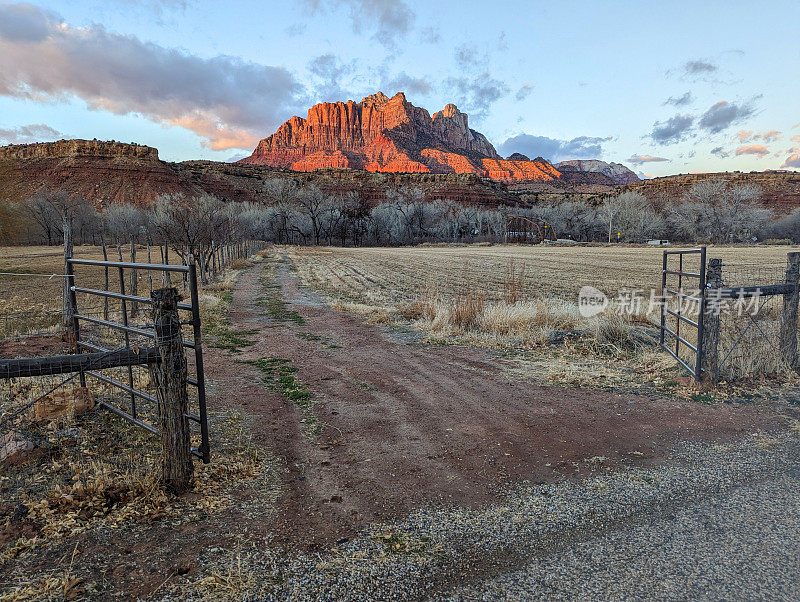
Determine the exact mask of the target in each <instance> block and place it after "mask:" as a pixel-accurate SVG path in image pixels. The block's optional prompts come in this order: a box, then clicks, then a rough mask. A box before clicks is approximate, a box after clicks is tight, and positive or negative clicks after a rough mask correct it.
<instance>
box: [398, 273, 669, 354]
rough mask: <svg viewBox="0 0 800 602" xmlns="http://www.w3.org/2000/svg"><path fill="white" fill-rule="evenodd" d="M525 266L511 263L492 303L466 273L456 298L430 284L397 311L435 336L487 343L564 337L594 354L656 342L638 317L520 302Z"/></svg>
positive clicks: (557, 302)
mask: <svg viewBox="0 0 800 602" xmlns="http://www.w3.org/2000/svg"><path fill="white" fill-rule="evenodd" d="M525 273H526V272H525V266H524V265H523V266H522V267H520V268H517V266H515V265H514V262H513V261H510V262H509V264H508V266H507V268H506V271H505V277H504V280H503V282H502V283H501V286H500V290H499V291H498V293H499V294H498V296H497V298H496V300H490V299H489V298H488V296H487V294H486V293H485V292H483V291H480V290H478V289H476V288H475V287H474V286H473V285H472V283H471V282H470V279H469V277H468V274H466V273H465V275H464V278H463V280H462V281H463V282H464V285H463V288H462V289H461V291H460V292H459V293H457V294H456V295H453V296H450V297H445V296H444V295H443V294H441V292H440V291H439V290H438V289H437V288H436V286H435V285H433V284H431V283H430V282H429V283H428V284H427V285H426V287H425V289H423V290H422V292H421V293H420V294H419V295H418V296H417V298H416V299H415V300H414V301H412V302H411V303H409V304H407V305H406V306H404V307H403V308H402V310H401V315H403V317H405V318H407V319H409V320H413V321H416V322H417V325H418V326H419V327H420V329H421V330H426V331H429V332H432V333H435V334H437V335H440V336H453V335H456V336H458V335H470V336H471V337H472V338H476V337H477V339H476V340H481V341H483V342H484V343H487V344H491V345H501V346H502V345H543V344H547V343H551V342H558V341H563V340H564V338H565V337H567V336H568V337H571V338H573V339H577V338H580V339H583V340H585V341H587V342H588V343H589V344H591V345H592V346H593V347H594V348H595V349H596V350H597V351H598V352H603V353H612V354H613V353H623V352H629V351H638V350H640V349H642V348H645V347H648V346H651V345H652V344H653V341H654V340H655V338H654V337H653V336H652V334H650V333H649V330H650V329H648V327H647V326H644V325H642V324H641V322H642V320H641V317H640V316H628V315H620V314H618V313H613V312H606V313H604V314H601V315H599V316H595V317H592V318H586V317H583V316H581V314H580V311H579V309H578V306H577V305H576V304H575V303H571V302H569V301H565V300H563V299H558V298H552V299H525V298H524V281H525Z"/></svg>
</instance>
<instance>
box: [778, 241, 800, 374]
mask: <svg viewBox="0 0 800 602" xmlns="http://www.w3.org/2000/svg"><path fill="white" fill-rule="evenodd" d="M799 275H800V253H797V252H795V253H788V254H787V262H786V284H789V285H792V287H793V288H792V291H791V292H789V293H786V294H785V295H784V296H783V313H782V314H781V355H782V356H783V359H784V361H785V362H786V363H787V364H788V365H789V367H790V368H792V370H796V369H797V305H798V301H800V291H799V290H798V280H799V279H800V278H799V277H798V276H799Z"/></svg>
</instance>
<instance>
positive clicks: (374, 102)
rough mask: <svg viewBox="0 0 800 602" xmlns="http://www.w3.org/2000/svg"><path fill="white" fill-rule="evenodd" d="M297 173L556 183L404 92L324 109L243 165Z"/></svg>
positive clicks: (545, 167)
mask: <svg viewBox="0 0 800 602" xmlns="http://www.w3.org/2000/svg"><path fill="white" fill-rule="evenodd" d="M241 163H245V164H250V165H269V166H272V167H282V168H288V169H292V170H294V171H313V170H315V169H322V168H331V167H343V168H353V169H365V170H367V171H373V172H388V173H456V174H459V173H471V174H475V175H477V176H479V177H484V178H491V179H494V180H500V181H504V182H516V181H536V180H542V181H544V180H552V179H554V178H558V176H559V172H558V170H557V169H555V168H554V167H553V166H552V165H550V163H548V162H547V161H545V160H544V159H541V158H537V159H536V160H534V161H530V160H527V157H525V158H524V159H519V158H517V157H514V158H513V160H510V159H508V160H507V159H502V158H501V157H499V156H498V154H497V151H495V149H494V147H493V146H492V145H491V143H490V142H489V141H488V140H487V139H486V137H485V136H484V135H483V134H481V133H479V132H476V131H475V130H473V129H471V128H470V127H469V120H468V116H467V115H466V114H465V113H462V112H461V111H459V110H458V107H456V106H455V105H454V104H448V105H447V106H445V107H444V109H442V110H441V111H439V112H437V113H434V114H433V116H432V117H431V115H430V114H429V113H428V111H426V110H425V109H423V108H421V107H415V106H414V105H413V104H411V103H410V102H408V101H407V100H406V97H405V95H404V94H403V93H402V92H400V93H398V94H396V95H394V96H393V97H392V98H388V97H387V96H386V95H385V94H383V93H382V92H378V93H377V94H372V95H371V96H367V97H366V98H364V99H362V100H361V102H358V103H357V102H354V101H352V100H348V101H347V102H335V103H327V102H326V103H321V104H318V105H315V106H313V107H311V108H310V109H309V111H308V117H307V118H306V119H303V118H301V117H292V118H291V119H290V120H289V121H287V122H286V123H284V124H283V125H282V126H281V127H279V128H278V131H276V132H275V133H274V134H273V135H271V136H269V137H268V138H265V139H264V140H262V141H261V142H259V143H258V146H257V147H256V149H255V151H254V152H253V154H252V155H251V156H250V157H248V158H246V159H242V161H241Z"/></svg>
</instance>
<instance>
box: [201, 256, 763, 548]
mask: <svg viewBox="0 0 800 602" xmlns="http://www.w3.org/2000/svg"><path fill="white" fill-rule="evenodd" d="M267 273H268V268H267V266H265V264H257V265H256V266H254V267H252V268H249V269H247V270H246V271H245V272H243V273H242V274H241V275H240V277H239V280H238V282H237V284H236V287H235V289H234V293H233V301H232V305H231V311H230V321H231V328H232V329H234V330H238V331H246V332H250V333H252V334H249V335H248V336H249V338H250V339H251V340H252V341H253V342H254V344H253V346H251V347H248V348H245V349H243V350H242V352H241V353H238V354H236V353H230V352H228V351H222V350H219V349H209V352H208V354H209V356H210V358H209V360H208V361H207V362H206V363H207V366H208V367H209V368H208V371H209V377H210V379H211V383H212V389H211V391H212V394H213V395H212V398H213V399H212V403H214V404H218V405H225V404H231V403H232V404H236V405H240V406H242V407H243V408H245V409H246V410H247V411H248V412H249V413H251V414H252V415H254V416H255V431H256V433H255V434H256V437H257V439H258V440H259V442H260V443H262V444H263V445H265V446H266V447H268V448H269V449H270V450H272V452H273V453H274V454H275V456H277V457H278V458H281V459H282V461H284V462H285V469H286V470H285V474H284V479H285V483H284V488H285V492H286V493H285V494H284V496H283V497H282V499H281V501H280V512H279V513H278V514H279V516H280V518H279V519H278V524H277V525H271V526H270V528H271V529H277V531H278V533H279V534H280V536H279V541H282V542H286V543H287V544H288V543H291V544H293V545H301V546H303V547H306V548H311V549H314V548H318V547H320V546H322V545H325V544H328V543H330V542H335V541H337V540H339V539H341V538H346V537H350V536H352V535H353V534H354V533H355V532H357V531H358V530H360V529H362V528H363V527H364V526H365V525H367V524H368V523H370V522H372V521H376V520H383V519H388V518H392V517H398V516H402V515H404V514H406V513H408V512H409V511H411V510H413V509H415V508H418V507H421V506H424V505H430V504H444V505H461V506H471V507H474V506H476V505H480V504H483V503H487V502H492V501H494V500H496V499H498V494H499V493H500V492H501V491H502V490H503V488H504V487H505V486H506V485H507V484H514V483H520V482H526V481H527V482H530V483H536V482H540V481H550V480H553V479H554V478H559V477H563V476H565V475H566V476H581V477H583V476H588V475H590V474H592V473H597V472H602V471H609V470H613V469H614V468H615V467H619V466H621V465H631V464H652V463H656V462H658V461H659V460H660V459H661V458H662V457H663V455H664V454H665V453H667V451H668V450H669V449H671V447H672V445H673V444H674V443H675V441H676V440H680V439H697V440H713V439H729V438H732V437H734V436H737V435H739V434H742V433H748V432H752V431H753V430H755V429H758V428H764V427H769V426H770V425H771V424H772V422H773V421H774V415H773V413H772V412H771V411H770V410H769V409H768V408H765V407H764V406H762V405H746V406H745V405H735V404H733V405H714V406H707V405H703V404H700V403H696V402H684V401H676V400H665V399H648V398H644V397H635V396H618V395H613V394H609V393H606V392H602V391H597V390H584V389H567V388H561V387H546V386H537V385H534V384H531V383H528V382H520V381H519V380H517V381H515V380H512V379H511V378H510V377H509V376H508V374H507V370H506V368H507V365H508V364H507V360H503V359H500V358H497V357H493V356H492V355H491V354H489V353H488V352H485V351H482V350H478V349H472V348H465V347H458V346H429V345H418V344H413V343H409V342H407V341H404V340H403V339H402V338H401V337H398V336H394V335H392V334H391V333H388V332H387V330H386V329H385V328H384V327H381V326H377V325H368V324H365V323H364V322H363V321H362V319H361V318H360V317H359V316H357V315H353V314H348V313H343V312H338V311H335V310H333V309H331V308H329V307H327V306H325V305H324V304H321V303H319V302H317V301H316V300H315V299H314V296H313V294H311V293H309V292H307V291H303V290H301V289H300V288H299V287H298V283H297V280H296V278H295V277H294V276H293V275H292V274H291V272H290V271H289V270H288V269H287V268H286V267H285V266H281V267H280V268H279V269H278V271H277V274H278V282H279V285H280V288H279V289H278V290H273V291H272V292H271V293H269V294H272V295H277V296H282V298H283V300H285V302H286V303H288V306H287V307H286V311H285V312H283V313H284V314H285V313H287V312H296V313H297V315H299V317H296V318H295V319H289V320H287V319H284V318H283V317H281V315H278V316H277V317H276V312H274V311H273V312H272V314H270V312H269V311H267V310H266V309H265V305H266V306H268V305H269V303H265V301H264V295H265V290H266V289H265V283H264V282H263V281H262V280H263V278H264V277H265V275H266V274H267ZM268 284H269V282H267V285H268ZM275 303H280V299H277V300H275V299H273V301H272V305H273V306H274V305H275ZM291 315H293V316H294V315H295V314H291ZM264 358H267V359H269V358H279V359H281V360H288V362H286V363H285V365H291V366H294V367H296V369H297V372H296V373H295V377H296V378H297V379H299V381H301V382H302V383H304V384H305V386H306V387H307V389H308V390H310V392H311V393H312V395H313V400H314V404H313V406H312V408H311V409H303V408H301V407H298V405H296V404H293V403H291V402H290V401H288V400H287V399H286V398H285V397H284V396H283V395H282V394H281V393H280V391H275V390H270V387H268V386H267V385H265V384H264V383H263V382H262V378H263V376H264V375H263V373H262V372H260V371H259V370H258V368H257V367H255V366H253V365H250V364H247V363H245V362H248V361H251V362H252V361H256V360H259V359H264ZM234 360H236V361H234ZM309 419H310V420H309ZM303 420H306V422H305V423H304V422H303ZM309 421H311V422H313V424H315V425H316V431H315V434H309V432H308V424H309Z"/></svg>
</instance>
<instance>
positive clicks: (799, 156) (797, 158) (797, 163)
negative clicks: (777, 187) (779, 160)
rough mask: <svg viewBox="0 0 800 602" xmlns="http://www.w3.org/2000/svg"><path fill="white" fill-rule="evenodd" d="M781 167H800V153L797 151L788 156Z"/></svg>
mask: <svg viewBox="0 0 800 602" xmlns="http://www.w3.org/2000/svg"><path fill="white" fill-rule="evenodd" d="M781 167H782V168H786V167H793V168H794V169H800V153H795V154H794V155H790V156H789V157H787V158H786V161H784V162H783V165H781Z"/></svg>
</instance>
